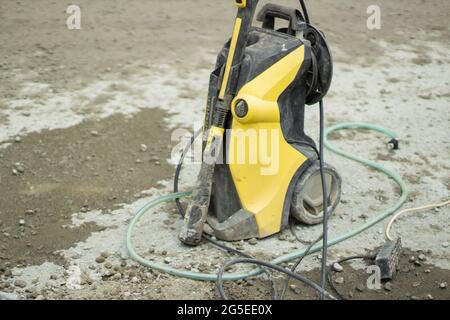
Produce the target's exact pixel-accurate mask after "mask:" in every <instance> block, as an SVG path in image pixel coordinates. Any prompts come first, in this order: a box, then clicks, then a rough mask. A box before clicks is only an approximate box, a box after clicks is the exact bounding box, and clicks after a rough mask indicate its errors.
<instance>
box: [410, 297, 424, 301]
mask: <svg viewBox="0 0 450 320" xmlns="http://www.w3.org/2000/svg"><path fill="white" fill-rule="evenodd" d="M411 300H414V301H418V300H422V299H420V298H419V297H418V296H411Z"/></svg>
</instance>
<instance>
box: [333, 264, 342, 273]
mask: <svg viewBox="0 0 450 320" xmlns="http://www.w3.org/2000/svg"><path fill="white" fill-rule="evenodd" d="M333 270H334V271H336V272H342V271H344V268H343V267H342V266H341V265H340V264H339V263H337V262H335V263H333Z"/></svg>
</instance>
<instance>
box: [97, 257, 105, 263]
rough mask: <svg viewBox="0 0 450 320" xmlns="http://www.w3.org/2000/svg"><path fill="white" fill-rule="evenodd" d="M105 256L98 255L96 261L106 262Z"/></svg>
mask: <svg viewBox="0 0 450 320" xmlns="http://www.w3.org/2000/svg"><path fill="white" fill-rule="evenodd" d="M105 260H106V259H105V257H103V256H98V257H97V258H96V259H95V262H97V263H103V262H105Z"/></svg>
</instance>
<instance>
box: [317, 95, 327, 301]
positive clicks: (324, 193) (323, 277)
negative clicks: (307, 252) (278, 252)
mask: <svg viewBox="0 0 450 320" xmlns="http://www.w3.org/2000/svg"><path fill="white" fill-rule="evenodd" d="M319 109H320V120H319V122H320V143H319V144H320V146H319V151H320V175H321V179H322V197H323V239H322V241H323V247H322V272H321V275H320V287H321V288H322V289H325V285H326V281H327V258H328V191H327V182H326V179H325V172H324V166H325V161H324V138H325V137H324V133H325V114H324V103H323V100H320V102H319ZM323 298H324V296H323V294H321V295H320V299H321V300H323Z"/></svg>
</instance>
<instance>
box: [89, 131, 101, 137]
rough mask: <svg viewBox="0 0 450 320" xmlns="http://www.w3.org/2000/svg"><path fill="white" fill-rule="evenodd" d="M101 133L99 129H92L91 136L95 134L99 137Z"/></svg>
mask: <svg viewBox="0 0 450 320" xmlns="http://www.w3.org/2000/svg"><path fill="white" fill-rule="evenodd" d="M99 135H100V134H99V133H98V131H97V130H92V131H91V136H93V137H98V136H99Z"/></svg>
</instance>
